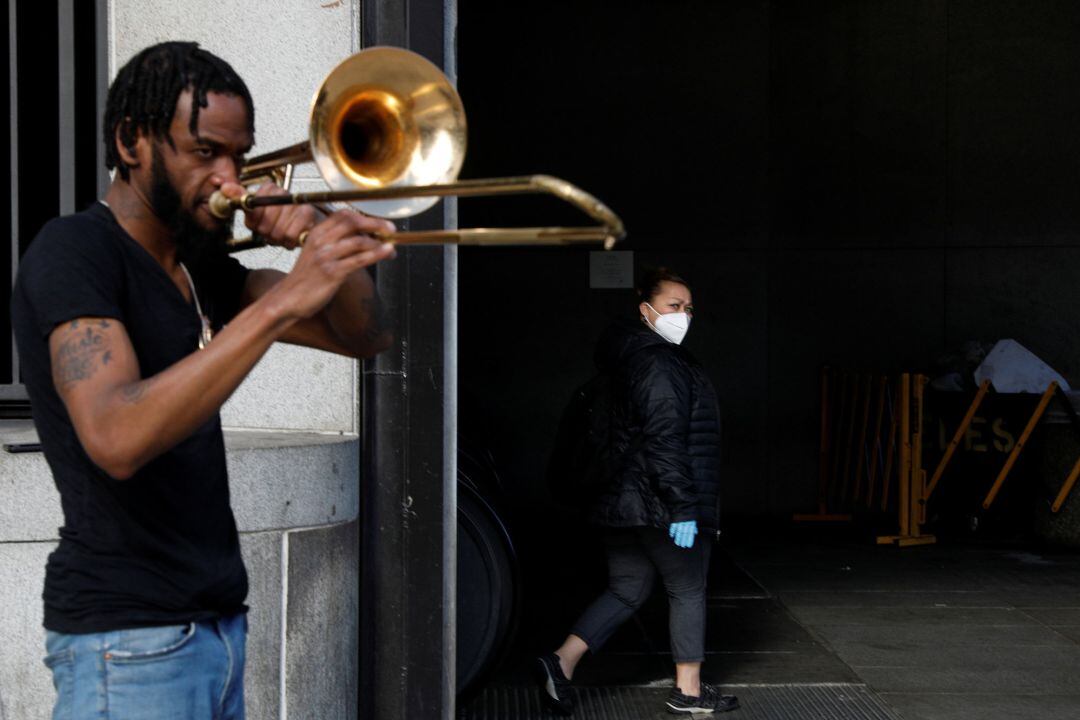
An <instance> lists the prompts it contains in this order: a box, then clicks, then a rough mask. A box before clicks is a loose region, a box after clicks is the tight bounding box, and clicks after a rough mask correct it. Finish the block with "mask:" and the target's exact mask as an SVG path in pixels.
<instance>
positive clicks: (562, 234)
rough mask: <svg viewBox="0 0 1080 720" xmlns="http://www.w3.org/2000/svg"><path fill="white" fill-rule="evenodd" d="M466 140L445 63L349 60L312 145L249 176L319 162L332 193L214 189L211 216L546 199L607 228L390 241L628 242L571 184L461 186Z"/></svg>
mask: <svg viewBox="0 0 1080 720" xmlns="http://www.w3.org/2000/svg"><path fill="white" fill-rule="evenodd" d="M465 135H466V129H465V110H464V108H463V107H462V104H461V98H460V97H459V96H458V94H457V91H456V90H455V89H454V87H453V85H451V84H450V81H449V80H447V78H446V76H445V75H443V73H442V71H441V70H439V68H438V67H436V66H435V65H433V64H432V63H431V62H429V61H428V60H426V59H424V58H423V57H421V56H419V55H417V54H416V53H413V52H411V51H409V50H404V49H402V48H395V47H373V48H368V49H367V50H362V51H360V52H358V53H356V54H355V55H352V56H350V57H348V58H346V59H345V60H344V61H342V62H341V63H340V64H339V65H338V66H337V67H336V68H334V70H333V71H331V73H330V74H329V75H328V76H327V77H326V80H324V81H323V84H322V86H321V87H320V88H319V90H318V92H316V93H315V98H314V99H313V100H312V104H311V121H310V132H309V139H308V141H307V142H302V143H298V144H296V145H293V146H291V147H287V148H283V149H281V150H278V151H275V152H272V153H269V154H266V155H262V156H259V157H257V158H253V159H252V160H250V161H248V162H247V163H246V164H245V166H244V169H243V170H242V171H241V182H248V181H250V180H253V179H254V178H265V177H270V178H275V179H279V180H280V179H281V178H284V177H288V176H290V171H291V168H292V165H293V164H297V163H302V162H310V161H314V162H315V164H316V166H317V167H318V169H319V173H320V174H321V175H322V177H323V180H325V181H326V184H327V185H329V186H330V190H329V191H327V192H309V193H297V194H293V195H276V196H274V195H268V196H260V197H256V196H254V195H252V194H250V193H248V194H246V195H244V197H243V198H240V199H238V200H231V199H229V198H227V197H225V196H224V195H222V194H221V193H220V192H215V193H214V194H213V195H211V197H210V199H209V204H210V210H211V212H212V213H214V214H215V215H216V216H218V217H220V218H223V219H227V218H230V217H232V214H233V213H234V212H235V210H236V209H237V208H242V209H244V210H252V209H254V208H256V207H262V206H267V205H287V204H300V203H337V202H348V203H352V204H354V205H355V206H356V207H357V208H358V209H359V210H362V211H363V212H366V213H367V214H369V215H375V216H377V217H383V218H390V219H398V218H404V217H411V216H412V215H416V214H418V213H421V212H423V211H424V210H427V209H428V208H430V207H431V206H432V205H434V204H435V203H436V202H438V201H439V198H440V197H447V196H455V197H464V196H469V195H472V196H478V195H511V194H521V193H546V194H549V195H553V196H555V197H557V198H559V199H561V200H563V201H565V202H567V203H569V204H571V205H573V206H575V207H576V208H577V209H579V210H580V211H581V212H583V213H584V214H586V215H588V216H589V217H591V218H593V219H594V220H596V221H597V222H598V223H599V225H596V226H589V227H559V228H552V227H548V228H543V227H540V228H472V229H465V230H454V231H425V232H407V233H395V234H393V235H388V236H387V237H386V238H385V239H386V240H387V241H389V242H397V243H401V244H411V243H417V244H419V243H460V244H470V245H500V244H515V245H532V244H537V245H558V244H571V243H577V242H602V243H603V244H604V247H605V248H610V247H611V246H612V245H614V244H615V242H617V241H618V240H620V239H622V237H623V235H624V234H625V231H624V229H623V225H622V221H621V220H620V219H619V217H618V216H617V215H616V214H615V213H613V212H611V210H610V209H608V208H607V207H606V206H605V205H604V204H603V203H601V202H600V201H599V200H597V199H596V198H595V197H593V196H592V195H589V194H588V193H586V192H585V191H583V190H581V189H580V188H577V187H575V186H574V185H571V184H570V183H568V182H566V181H565V180H561V179H559V178H553V177H549V176H546V175H529V176H524V177H513V178H493V179H487V180H461V181H458V180H457V174H458V171H460V170H461V164H462V161H463V160H464V157H465ZM282 168H287V169H286V170H285V171H282ZM259 244H261V243H260V242H259V241H258V240H257V239H236V240H233V241H231V242H230V247H231V249H232V250H238V249H246V248H249V247H257V246H258V245H259Z"/></svg>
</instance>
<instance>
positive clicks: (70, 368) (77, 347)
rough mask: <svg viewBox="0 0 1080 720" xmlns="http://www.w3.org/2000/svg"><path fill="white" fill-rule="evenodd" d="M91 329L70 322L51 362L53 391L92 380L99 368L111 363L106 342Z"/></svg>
mask: <svg viewBox="0 0 1080 720" xmlns="http://www.w3.org/2000/svg"><path fill="white" fill-rule="evenodd" d="M100 330H101V328H95V327H94V326H93V325H80V324H79V321H78V320H72V321H71V325H70V326H69V329H68V332H67V334H66V335H65V336H64V338H63V339H62V340H61V342H60V346H59V347H58V348H57V349H56V356H55V357H54V358H53V378H54V381H55V382H56V384H57V387H61V388H64V387H67V386H69V385H71V384H73V383H76V382H79V381H80V380H86V379H87V378H90V377H93V375H94V373H95V372H97V369H98V367H99V366H101V365H107V364H108V363H109V361H110V360H112V349H111V348H110V341H109V338H108V337H107V336H106V335H104V334H103V333H101V332H100Z"/></svg>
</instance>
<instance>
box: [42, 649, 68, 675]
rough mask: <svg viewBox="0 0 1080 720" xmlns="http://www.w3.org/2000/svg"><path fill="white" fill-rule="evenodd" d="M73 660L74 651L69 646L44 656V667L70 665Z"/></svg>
mask: <svg viewBox="0 0 1080 720" xmlns="http://www.w3.org/2000/svg"><path fill="white" fill-rule="evenodd" d="M74 660H75V651H74V650H72V649H71V648H67V649H66V650H61V651H60V652H54V653H51V654H49V655H46V656H45V660H44V661H43V662H44V663H45V667H47V668H49V669H50V670H56V668H58V667H60V666H61V665H70V664H71V663H72V662H74Z"/></svg>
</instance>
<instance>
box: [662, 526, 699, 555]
mask: <svg viewBox="0 0 1080 720" xmlns="http://www.w3.org/2000/svg"><path fill="white" fill-rule="evenodd" d="M668 535H669V536H671V538H672V539H673V540H674V541H675V544H676V545H678V546H679V547H681V548H688V547H693V546H694V536H695V535H697V520H686V521H685V522H677V523H671V527H669V528H668Z"/></svg>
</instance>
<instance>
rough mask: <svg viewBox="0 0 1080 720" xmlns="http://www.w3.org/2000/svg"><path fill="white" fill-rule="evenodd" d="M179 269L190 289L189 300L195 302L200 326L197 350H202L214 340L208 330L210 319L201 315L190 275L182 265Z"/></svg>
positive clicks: (197, 296) (212, 334) (210, 331)
mask: <svg viewBox="0 0 1080 720" xmlns="http://www.w3.org/2000/svg"><path fill="white" fill-rule="evenodd" d="M180 269H181V270H183V271H184V276H185V277H186V278H187V282H188V287H189V288H191V299H192V300H194V301H195V312H197V313H198V314H199V322H200V324H201V325H202V330H200V331H199V349H200V350H202V349H203V348H205V347H206V346H207V345H209V344H210V341H211V340H212V339H213V338H214V332H213V330H211V329H210V318H208V317H206V315H203V311H202V306H201V305H200V304H199V295H198V293H196V292H195V281H194V280H192V279H191V273H189V272H188V269H187V268H186V267H185V266H184V263H180Z"/></svg>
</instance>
